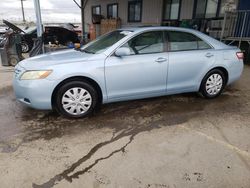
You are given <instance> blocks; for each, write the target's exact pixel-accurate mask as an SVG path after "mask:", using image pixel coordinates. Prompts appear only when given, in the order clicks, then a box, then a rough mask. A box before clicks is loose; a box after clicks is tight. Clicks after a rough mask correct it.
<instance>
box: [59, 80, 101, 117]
mask: <svg viewBox="0 0 250 188" xmlns="http://www.w3.org/2000/svg"><path fill="white" fill-rule="evenodd" d="M97 104H98V94H97V91H96V90H95V88H94V87H93V86H92V85H91V84H89V83H88V82H83V81H70V82H68V83H66V84H64V85H63V86H61V87H60V88H59V90H58V91H57V93H56V96H55V108H56V110H57V112H58V113H59V114H61V115H63V116H65V117H68V118H83V117H87V116H88V115H90V114H92V113H93V112H94V110H95V109H96V108H97Z"/></svg>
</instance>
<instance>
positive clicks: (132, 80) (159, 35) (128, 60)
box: [105, 31, 168, 101]
mask: <svg viewBox="0 0 250 188" xmlns="http://www.w3.org/2000/svg"><path fill="white" fill-rule="evenodd" d="M165 44H166V43H165V42H164V35H163V31H150V32H145V33H142V34H139V35H138V36H135V37H134V38H132V39H131V40H129V41H128V42H127V43H126V44H124V45H123V46H122V47H127V48H129V49H130V53H131V54H130V55H128V56H122V57H116V56H115V55H112V56H110V57H108V58H107V59H106V62H105V77H106V88H107V93H108V98H109V100H111V101H112V100H119V99H134V98H142V97H147V96H157V95H160V94H162V93H166V79H167V68H168V54H167V52H165V51H166V45H165Z"/></svg>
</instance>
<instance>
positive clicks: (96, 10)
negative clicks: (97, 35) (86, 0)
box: [92, 5, 101, 15]
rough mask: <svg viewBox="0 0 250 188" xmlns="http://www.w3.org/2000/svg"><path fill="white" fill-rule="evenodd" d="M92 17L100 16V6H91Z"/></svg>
mask: <svg viewBox="0 0 250 188" xmlns="http://www.w3.org/2000/svg"><path fill="white" fill-rule="evenodd" d="M92 15H101V6H100V5H98V6H93V7H92Z"/></svg>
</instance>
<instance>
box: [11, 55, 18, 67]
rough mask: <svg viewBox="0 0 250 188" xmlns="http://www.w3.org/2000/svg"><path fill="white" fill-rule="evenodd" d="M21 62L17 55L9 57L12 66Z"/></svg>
mask: <svg viewBox="0 0 250 188" xmlns="http://www.w3.org/2000/svg"><path fill="white" fill-rule="evenodd" d="M18 62H19V58H18V56H17V55H10V56H9V65H10V66H13V67H14V66H16V65H17V63H18Z"/></svg>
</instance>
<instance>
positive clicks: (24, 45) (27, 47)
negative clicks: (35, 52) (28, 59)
mask: <svg viewBox="0 0 250 188" xmlns="http://www.w3.org/2000/svg"><path fill="white" fill-rule="evenodd" d="M21 48H22V52H28V51H29V46H28V44H26V43H22V44H21Z"/></svg>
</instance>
